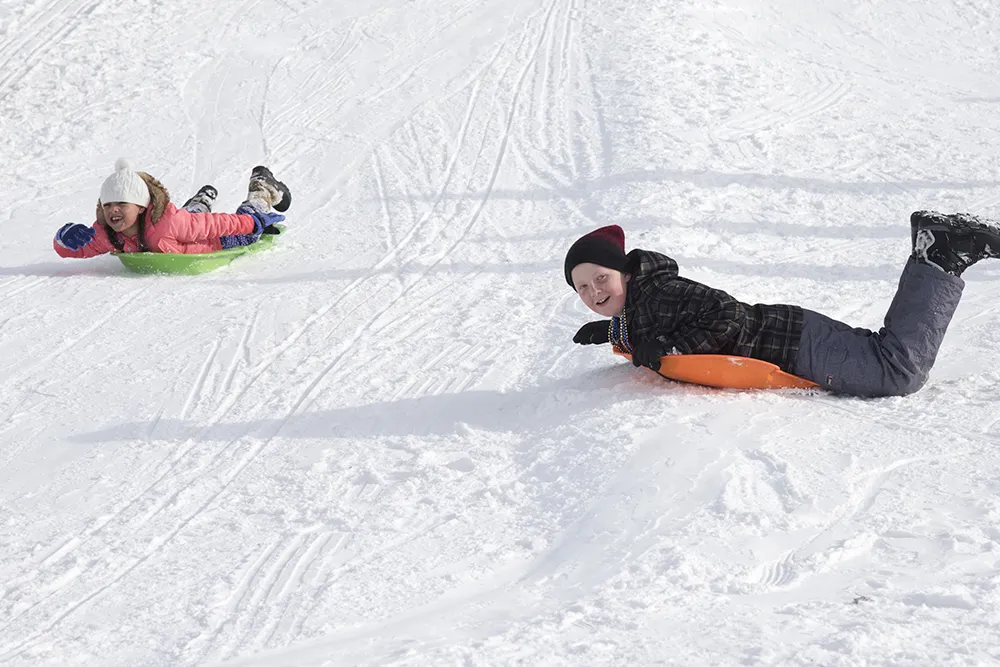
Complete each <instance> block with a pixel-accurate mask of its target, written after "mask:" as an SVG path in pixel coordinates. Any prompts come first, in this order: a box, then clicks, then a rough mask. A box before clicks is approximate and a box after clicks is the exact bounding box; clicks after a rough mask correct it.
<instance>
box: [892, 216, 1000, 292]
mask: <svg viewBox="0 0 1000 667" xmlns="http://www.w3.org/2000/svg"><path fill="white" fill-rule="evenodd" d="M910 239H911V240H912V242H913V257H914V259H916V260H917V261H918V262H921V263H923V264H929V265H931V266H934V267H937V268H939V269H941V270H942V271H944V272H945V273H950V274H951V275H953V276H960V275H962V272H963V271H965V270H966V269H967V268H969V267H970V266H972V265H973V264H975V263H976V262H978V261H979V260H981V259H986V258H989V257H994V258H1000V223H997V222H996V221H993V220H987V219H985V218H980V217H979V216H975V215H971V214H969V213H950V214H945V213H938V212H937V211H915V212H914V213H913V214H912V215H910Z"/></svg>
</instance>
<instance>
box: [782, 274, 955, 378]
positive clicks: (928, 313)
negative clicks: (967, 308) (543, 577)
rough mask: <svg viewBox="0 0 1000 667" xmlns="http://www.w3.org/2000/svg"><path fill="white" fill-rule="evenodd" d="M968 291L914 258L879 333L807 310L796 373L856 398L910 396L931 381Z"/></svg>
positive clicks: (951, 277)
mask: <svg viewBox="0 0 1000 667" xmlns="http://www.w3.org/2000/svg"><path fill="white" fill-rule="evenodd" d="M964 287H965V281H964V280H962V279H961V278H958V277H956V276H953V275H950V274H947V273H945V272H944V271H941V270H940V269H938V268H935V267H933V266H928V265H926V264H921V263H918V262H916V261H914V260H913V259H912V258H911V259H909V260H908V261H907V263H906V267H905V268H904V269H903V275H902V276H900V278H899V287H898V288H897V289H896V297H895V298H894V299H893V300H892V304H891V305H890V306H889V311H888V312H887V313H886V315H885V326H884V327H882V328H881V329H880V330H879V331H877V332H873V331H869V330H868V329H855V328H853V327H850V326H848V325H846V324H844V323H843V322H838V321H837V320H834V319H831V318H829V317H827V316H825V315H821V314H819V313H817V312H814V311H811V310H805V312H804V314H803V326H802V339H801V341H800V342H799V352H798V356H797V357H796V359H795V374H796V375H798V376H800V377H804V378H806V379H808V380H812V381H813V382H815V383H816V384H818V385H819V386H821V387H823V388H825V389H829V390H831V391H835V392H841V393H845V394H852V395H855V396H904V395H906V394H912V393H913V392H915V391H917V390H918V389H920V388H921V387H922V386H924V383H925V382H927V375H928V373H929V372H930V370H931V366H933V365H934V360H935V358H936V357H937V353H938V348H940V347H941V341H942V339H943V338H944V334H945V331H947V330H948V324H949V323H950V322H951V317H952V315H954V314H955V309H956V308H957V307H958V302H959V300H960V299H961V298H962V290H963V288H964Z"/></svg>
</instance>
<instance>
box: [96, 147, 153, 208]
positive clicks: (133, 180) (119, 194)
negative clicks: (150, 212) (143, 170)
mask: <svg viewBox="0 0 1000 667" xmlns="http://www.w3.org/2000/svg"><path fill="white" fill-rule="evenodd" d="M111 202H126V203H129V204H137V205H139V206H142V207H147V206H149V188H148V187H147V186H146V182H145V181H144V180H142V177H141V176H139V173H138V172H137V171H136V170H135V169H134V168H133V166H132V163H131V162H129V161H128V160H126V159H125V158H118V161H117V162H115V173H113V174H111V175H110V176H108V178H107V179H106V180H105V181H104V185H102V186H101V203H102V204H110V203H111Z"/></svg>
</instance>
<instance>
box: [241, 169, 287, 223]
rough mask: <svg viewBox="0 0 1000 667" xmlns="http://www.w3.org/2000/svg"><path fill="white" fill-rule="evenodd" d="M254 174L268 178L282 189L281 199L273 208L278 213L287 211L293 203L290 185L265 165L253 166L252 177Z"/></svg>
mask: <svg viewBox="0 0 1000 667" xmlns="http://www.w3.org/2000/svg"><path fill="white" fill-rule="evenodd" d="M254 176H259V177H263V178H266V179H268V180H269V181H271V182H272V183H274V184H275V185H276V186H277V188H278V190H280V191H281V201H279V202H278V203H277V204H275V205H274V207H273V208H274V210H275V211H277V212H278V213H284V212H285V211H287V210H288V207H289V206H291V205H292V193H291V191H289V189H288V186H287V185H285V184H284V183H282V182H281V181H279V180H278V179H276V178H275V177H274V174H273V173H271V170H270V169H268V168H267V167H265V166H264V165H258V166H256V167H254V168H253V170H252V171H251V172H250V178H253V177H254Z"/></svg>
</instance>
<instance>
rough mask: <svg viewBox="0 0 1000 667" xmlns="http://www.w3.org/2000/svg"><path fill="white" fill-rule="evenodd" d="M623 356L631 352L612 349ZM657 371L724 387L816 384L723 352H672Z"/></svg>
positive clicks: (772, 366)
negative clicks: (624, 352) (625, 352)
mask: <svg viewBox="0 0 1000 667" xmlns="http://www.w3.org/2000/svg"><path fill="white" fill-rule="evenodd" d="M615 354H618V355H620V356H623V357H625V358H626V359H631V358H632V355H630V354H623V353H621V352H617V351H616V352H615ZM658 373H659V374H660V375H662V376H663V377H665V378H667V379H669V380H677V381H678V382H691V383H693V384H701V385H705V386H707V387H720V388H727V389H811V388H813V387H818V386H819V385H817V384H816V383H815V382H811V381H809V380H806V379H804V378H800V377H799V376H797V375H792V374H791V373H786V372H785V371H783V370H781V369H780V368H778V367H777V366H776V365H774V364H772V363H769V362H767V361H761V360H760V359H750V358H749V357H731V356H728V355H725V354H672V355H669V356H666V357H661V358H660V370H659V371H658Z"/></svg>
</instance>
